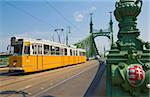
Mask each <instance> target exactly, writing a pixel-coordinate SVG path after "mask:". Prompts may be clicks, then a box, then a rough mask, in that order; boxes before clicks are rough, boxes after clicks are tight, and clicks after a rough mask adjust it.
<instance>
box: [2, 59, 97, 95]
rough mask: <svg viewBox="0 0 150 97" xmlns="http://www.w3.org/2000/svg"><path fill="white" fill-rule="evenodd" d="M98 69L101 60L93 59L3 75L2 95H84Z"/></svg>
mask: <svg viewBox="0 0 150 97" xmlns="http://www.w3.org/2000/svg"><path fill="white" fill-rule="evenodd" d="M98 69H99V62H98V61H96V60H92V61H88V62H86V63H82V64H78V65H73V66H68V67H64V68H59V69H54V70H49V71H44V72H38V73H32V74H22V75H13V76H10V75H1V76H0V80H1V81H0V91H1V94H0V97H23V95H21V94H19V93H27V94H28V95H27V97H83V96H84V95H85V93H86V92H87V89H88V88H89V86H90V84H91V82H92V81H93V79H94V77H95V75H96V73H97V71H98ZM13 93H16V94H13ZM6 94H7V95H6Z"/></svg>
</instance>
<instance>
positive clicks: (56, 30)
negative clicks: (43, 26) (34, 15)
mask: <svg viewBox="0 0 150 97" xmlns="http://www.w3.org/2000/svg"><path fill="white" fill-rule="evenodd" d="M54 31H55V32H56V33H57V36H58V40H59V43H61V40H60V34H59V33H58V31H60V32H62V31H64V29H55V30H54Z"/></svg>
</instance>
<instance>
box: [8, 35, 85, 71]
mask: <svg viewBox="0 0 150 97" xmlns="http://www.w3.org/2000/svg"><path fill="white" fill-rule="evenodd" d="M11 53H13V54H12V56H10V57H9V71H18V70H19V71H23V72H35V71H41V70H46V69H51V68H57V67H62V66H67V65H71V64H78V63H82V62H86V56H85V50H83V49H80V48H76V47H75V46H67V45H65V44H61V43H57V42H52V41H47V40H41V39H37V40H33V39H25V38H16V37H12V38H11Z"/></svg>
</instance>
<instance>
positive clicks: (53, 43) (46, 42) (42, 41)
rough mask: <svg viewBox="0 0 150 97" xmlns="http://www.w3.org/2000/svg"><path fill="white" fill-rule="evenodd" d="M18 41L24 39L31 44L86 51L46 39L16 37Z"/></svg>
mask: <svg viewBox="0 0 150 97" xmlns="http://www.w3.org/2000/svg"><path fill="white" fill-rule="evenodd" d="M16 39H23V41H26V42H31V43H41V44H47V45H54V46H59V47H67V48H73V49H78V50H80V51H83V52H84V51H85V50H84V49H81V48H77V47H76V46H74V45H66V44H63V43H58V42H54V41H49V40H45V39H32V38H24V37H16Z"/></svg>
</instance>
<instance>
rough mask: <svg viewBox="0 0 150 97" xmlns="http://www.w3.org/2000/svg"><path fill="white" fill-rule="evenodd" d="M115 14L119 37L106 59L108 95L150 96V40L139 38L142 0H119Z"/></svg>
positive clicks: (114, 96)
mask: <svg viewBox="0 0 150 97" xmlns="http://www.w3.org/2000/svg"><path fill="white" fill-rule="evenodd" d="M115 7H116V9H115V11H114V15H115V17H116V20H117V21H118V22H119V32H118V41H117V42H116V44H114V45H112V47H111V50H110V51H109V54H108V56H107V60H106V63H107V65H106V67H107V69H106V73H107V79H106V83H107V84H106V89H107V93H106V94H107V96H113V97H121V96H124V97H149V95H150V94H149V91H150V43H148V42H143V41H142V40H141V39H139V37H138V36H139V35H140V31H139V29H138V28H137V23H136V20H137V16H138V15H139V13H140V12H141V8H142V1H141V0H117V2H116V5H115Z"/></svg>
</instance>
